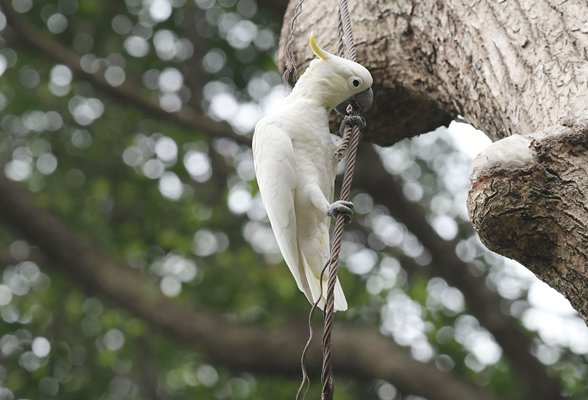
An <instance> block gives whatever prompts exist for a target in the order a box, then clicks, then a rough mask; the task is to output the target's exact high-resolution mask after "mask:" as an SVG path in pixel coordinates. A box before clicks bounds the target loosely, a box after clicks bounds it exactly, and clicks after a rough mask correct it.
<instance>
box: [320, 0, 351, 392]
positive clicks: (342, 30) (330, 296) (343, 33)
mask: <svg viewBox="0 0 588 400" xmlns="http://www.w3.org/2000/svg"><path fill="white" fill-rule="evenodd" d="M337 30H338V32H339V34H340V36H339V43H340V47H344V48H345V56H346V58H348V59H350V60H352V61H356V59H357V56H356V53H355V42H354V40H353V34H352V31H351V19H350V17H349V9H348V7H347V0H341V1H340V2H339V23H338V29H337ZM341 43H344V46H341ZM346 111H347V114H348V115H352V116H359V113H358V111H357V107H353V105H352V104H350V105H349V106H347V110H346ZM360 135H361V132H360V129H359V126H358V125H357V124H353V126H350V125H345V131H344V134H343V143H344V144H345V145H347V143H349V144H348V146H349V148H348V154H347V165H346V166H345V173H344V175H343V184H342V186H341V194H340V197H339V198H340V199H341V200H343V201H349V197H350V193H351V182H352V180H353V172H354V170H355V163H356V160H357V147H358V145H359V138H360ZM337 155H338V156H339V153H338V154H337ZM345 222H346V221H345V216H343V215H341V214H339V215H337V219H336V222H335V229H334V231H333V236H332V242H331V257H330V258H329V263H328V268H329V281H328V285H327V301H326V304H325V325H324V331H323V341H322V344H323V367H322V382H323V391H322V395H321V400H332V399H333V395H334V391H335V389H334V388H335V385H334V382H333V369H332V362H331V353H332V331H333V320H334V314H335V309H334V307H335V305H334V303H335V284H336V282H337V272H338V271H339V254H340V252H341V242H342V240H343V227H344V225H345ZM325 268H326V267H325Z"/></svg>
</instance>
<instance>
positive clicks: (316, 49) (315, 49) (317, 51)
mask: <svg viewBox="0 0 588 400" xmlns="http://www.w3.org/2000/svg"><path fill="white" fill-rule="evenodd" d="M308 41H309V43H310V48H311V49H312V52H313V53H314V55H315V56H317V57H318V58H320V59H321V60H326V59H327V58H328V54H329V53H327V52H326V51H324V50H323V49H321V48H320V47H319V45H318V44H317V43H316V39H315V38H314V33H313V32H310V36H309V38H308Z"/></svg>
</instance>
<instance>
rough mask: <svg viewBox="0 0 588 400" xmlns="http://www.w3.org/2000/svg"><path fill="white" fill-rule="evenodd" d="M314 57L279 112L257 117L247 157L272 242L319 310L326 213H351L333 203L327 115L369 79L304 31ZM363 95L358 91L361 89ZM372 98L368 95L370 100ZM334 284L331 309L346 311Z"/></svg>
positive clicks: (326, 247)
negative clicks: (267, 220) (275, 244)
mask: <svg viewBox="0 0 588 400" xmlns="http://www.w3.org/2000/svg"><path fill="white" fill-rule="evenodd" d="M310 47H311V49H312V51H313V53H314V54H315V55H316V56H317V57H318V59H314V60H313V61H311V63H310V65H309V66H308V68H307V69H306V71H305V72H304V74H303V75H302V76H301V77H300V79H299V80H298V82H297V83H296V85H295V87H294V88H293V89H292V92H291V93H290V94H289V95H288V96H287V98H286V99H285V101H284V103H283V105H282V106H281V107H279V109H278V110H276V111H275V112H273V113H271V114H270V115H267V116H265V117H263V118H262V119H260V120H259V122H258V123H257V125H256V126H255V133H254V135H253V161H254V164H255V174H256V176H257V182H258V184H259V190H260V193H261V199H262V201H263V204H264V205H265V209H266V211H267V214H268V217H269V220H270V223H271V226H272V229H273V232H274V234H275V237H276V241H277V243H278V246H279V248H280V251H281V252H282V255H283V257H284V260H285V261H286V264H288V268H290V271H291V272H292V275H294V279H296V284H297V285H298V288H299V289H300V290H301V291H302V292H303V293H304V294H305V295H306V297H307V298H308V300H309V301H310V302H311V303H313V304H314V303H315V302H317V301H319V303H318V306H319V307H320V308H321V309H323V308H324V304H325V301H326V296H327V280H328V271H327V272H325V274H324V277H323V285H322V292H321V289H320V287H321V285H320V282H319V277H320V275H321V271H322V270H323V267H324V266H325V264H326V262H327V260H328V259H329V254H330V247H329V224H330V216H335V215H337V214H345V215H348V216H351V213H352V208H353V204H351V203H350V202H345V201H336V202H334V203H333V191H334V181H335V175H336V168H337V163H338V162H339V160H338V159H337V157H336V155H335V154H336V150H337V145H336V144H335V143H334V140H333V138H332V137H331V133H330V131H329V114H330V113H331V111H332V110H333V109H334V108H335V107H336V106H337V105H339V104H341V103H343V102H344V101H346V100H348V99H349V98H351V97H352V96H355V95H356V94H360V93H362V92H366V91H369V92H370V94H371V86H372V82H373V80H372V76H371V74H370V73H369V71H368V70H367V69H366V68H364V67H363V66H361V65H360V64H358V63H356V62H353V61H350V60H347V59H345V58H341V57H338V56H336V55H334V54H330V53H328V52H326V51H324V50H322V49H321V48H320V47H319V46H318V45H317V43H316V41H315V39H314V36H313V35H312V34H311V35H310ZM362 94H363V93H362ZM370 99H371V97H370ZM346 309H347V300H346V299H345V295H344V294H343V290H342V288H341V284H340V283H339V281H338V280H337V283H336V287H335V310H341V311H343V310H346Z"/></svg>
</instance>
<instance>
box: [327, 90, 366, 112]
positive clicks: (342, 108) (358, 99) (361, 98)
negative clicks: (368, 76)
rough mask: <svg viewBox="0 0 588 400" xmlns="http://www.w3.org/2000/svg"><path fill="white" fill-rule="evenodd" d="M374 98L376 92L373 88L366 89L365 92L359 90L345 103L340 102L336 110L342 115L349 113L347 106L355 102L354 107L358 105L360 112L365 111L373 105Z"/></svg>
mask: <svg viewBox="0 0 588 400" xmlns="http://www.w3.org/2000/svg"><path fill="white" fill-rule="evenodd" d="M373 100H374V92H373V91H372V88H369V89H366V90H364V91H363V92H359V93H357V94H355V95H353V96H351V97H350V98H348V99H347V100H345V101H344V102H343V103H341V104H339V105H338V106H337V107H335V111H337V112H338V113H339V114H341V115H347V106H348V105H349V104H350V103H353V106H354V107H357V109H358V110H359V112H360V113H362V114H363V113H364V112H366V111H367V110H369V109H370V108H371V107H372V102H373Z"/></svg>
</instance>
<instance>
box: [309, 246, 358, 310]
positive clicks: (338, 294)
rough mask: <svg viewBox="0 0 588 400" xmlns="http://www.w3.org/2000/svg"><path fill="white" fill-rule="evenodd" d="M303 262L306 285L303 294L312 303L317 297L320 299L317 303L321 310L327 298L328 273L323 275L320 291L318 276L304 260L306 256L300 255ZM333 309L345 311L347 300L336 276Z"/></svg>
mask: <svg viewBox="0 0 588 400" xmlns="http://www.w3.org/2000/svg"><path fill="white" fill-rule="evenodd" d="M301 261H302V262H303V263H304V266H303V269H304V274H305V278H306V282H307V283H308V285H305V286H306V287H305V288H304V289H305V290H303V292H304V294H305V295H306V298H307V299H308V301H310V302H311V303H312V304H314V303H316V301H317V300H318V299H320V301H319V303H318V307H319V308H320V309H321V310H324V308H325V303H326V300H327V286H328V275H327V273H325V274H324V276H323V285H322V292H321V283H320V279H319V276H317V275H316V274H315V272H314V271H313V269H312V268H311V267H310V266H309V265H308V263H307V261H306V257H302V260H301ZM334 306H335V311H345V310H347V300H346V299H345V294H344V293H343V288H342V287H341V283H340V282H339V279H338V278H337V282H336V283H335V304H334Z"/></svg>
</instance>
